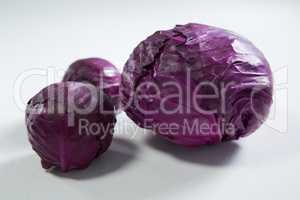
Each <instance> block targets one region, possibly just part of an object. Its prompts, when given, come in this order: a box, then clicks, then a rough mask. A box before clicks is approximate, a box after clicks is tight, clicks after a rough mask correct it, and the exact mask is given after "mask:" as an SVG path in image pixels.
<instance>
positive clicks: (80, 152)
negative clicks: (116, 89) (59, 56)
mask: <svg viewBox="0 0 300 200" xmlns="http://www.w3.org/2000/svg"><path fill="white" fill-rule="evenodd" d="M104 109H105V112H104ZM115 122H116V119H115V115H114V107H113V105H112V103H111V101H110V99H109V98H108V97H107V96H106V95H105V94H104V93H103V92H101V91H99V90H98V89H97V88H95V87H94V86H93V85H91V84H86V83H80V82H61V83H56V84H52V85H50V86H48V87H46V88H44V89H43V90H42V91H40V92H39V93H38V94H36V95H35V96H34V97H32V98H31V99H30V100H29V102H28V104H27V109H26V125H27V129H28V136H29V141H30V143H31V145H32V148H33V150H34V151H36V152H37V154H38V155H39V156H40V158H41V163H42V166H43V168H45V169H49V168H52V167H55V168H57V169H59V170H61V171H63V172H67V171H70V170H73V169H83V168H86V167H88V166H89V164H90V163H91V162H92V161H93V160H94V159H95V158H96V157H97V156H99V155H101V154H102V153H104V152H105V151H106V150H107V149H108V147H109V146H110V144H111V141H112V134H113V128H114V125H115Z"/></svg>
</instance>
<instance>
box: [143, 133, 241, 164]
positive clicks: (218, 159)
mask: <svg viewBox="0 0 300 200" xmlns="http://www.w3.org/2000/svg"><path fill="white" fill-rule="evenodd" d="M149 135H150V136H148V137H147V138H146V141H145V142H146V144H147V145H149V146H150V147H152V148H154V149H155V150H158V151H161V152H164V153H167V154H170V155H172V156H174V157H175V158H177V159H180V160H183V161H186V162H190V163H196V164H203V165H210V166H223V165H227V164H229V163H230V161H231V160H232V158H233V157H234V156H235V154H237V153H238V151H239V149H240V146H239V145H238V144H237V143H236V142H233V141H229V142H224V143H220V144H216V145H202V146H199V147H185V146H181V145H177V144H173V143H171V142H169V141H167V140H165V139H163V138H161V137H160V136H158V135H154V134H153V133H152V132H151V133H149Z"/></svg>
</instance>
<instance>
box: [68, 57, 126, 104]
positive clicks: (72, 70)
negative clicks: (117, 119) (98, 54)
mask: <svg viewBox="0 0 300 200" xmlns="http://www.w3.org/2000/svg"><path fill="white" fill-rule="evenodd" d="M120 80H121V74H120V73H119V71H118V69H117V68H116V67H115V66H114V65H113V64H112V63H110V62H109V61H107V60H105V59H102V58H86V59H81V60H77V61H75V62H74V63H72V64H71V65H70V66H69V68H68V70H67V71H66V73H65V75H64V77H63V81H78V82H88V83H90V84H93V85H95V86H97V87H99V88H100V89H102V90H103V91H104V92H105V93H106V94H107V95H108V96H109V97H110V98H112V101H113V103H114V104H115V105H116V107H118V102H119V101H118V100H119V86H120Z"/></svg>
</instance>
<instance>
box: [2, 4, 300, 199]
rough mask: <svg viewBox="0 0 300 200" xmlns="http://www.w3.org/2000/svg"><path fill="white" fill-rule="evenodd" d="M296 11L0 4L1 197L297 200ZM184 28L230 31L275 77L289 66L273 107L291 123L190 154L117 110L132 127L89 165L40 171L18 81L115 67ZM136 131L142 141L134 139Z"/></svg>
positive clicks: (30, 89) (34, 85)
mask: <svg viewBox="0 0 300 200" xmlns="http://www.w3.org/2000/svg"><path fill="white" fill-rule="evenodd" d="M42 2H43V3H42ZM299 8H300V6H299V3H298V2H297V1H296V0H294V1H293V0H289V1H268V0H267V1H250V0H249V1H224V3H217V2H215V1H212V0H209V1H198V0H194V1H188V0H187V1H178V2H177V1H163V2H161V1H158V0H156V1H154V0H153V1H147V2H146V1H145V2H143V1H138V0H136V1H116V0H112V1H93V2H92V1H90V2H88V1H81V2H80V3H79V1H58V0H56V1H53V0H52V1H47V2H46V1H37V0H36V1H4V0H0V69H1V77H0V83H1V84H0V88H1V100H0V103H1V104H0V105H1V112H0V119H1V120H0V198H1V199H10V200H19V199H24V200H26V199H29V200H38V199H44V200H48V199H49V200H53V199H72V200H77V199H78V200H82V199H84V200H89V199H92V200H93V199H131V200H134V199H137V200H141V199H151V200H153V199H264V200H267V199H270V200H271V199H272V200H282V199H289V200H296V199H299V197H300V191H299V180H300V174H299V173H300V172H299V169H300V135H299V130H300V124H299V118H300V115H299V112H300V110H299V106H298V102H299V90H298V88H297V86H298V84H299V78H298V76H299V73H300V70H299V66H298V65H299V64H300V63H299V62H298V59H299V48H298V47H299V17H300V16H299V12H298V11H299ZM296 12H298V13H296ZM187 22H199V23H206V24H210V25H215V26H220V27H224V28H227V29H230V30H234V31H235V32H238V33H240V34H242V35H244V36H246V37H247V38H249V39H250V40H251V41H253V42H254V43H255V44H256V45H257V46H258V47H259V48H260V49H261V50H262V51H263V52H264V54H265V56H266V57H267V58H268V60H269V62H270V63H271V65H272V69H273V71H274V72H276V71H278V70H279V69H282V68H283V67H288V73H289V76H288V84H285V86H284V87H285V88H288V102H285V99H286V96H284V94H285V93H283V94H282V95H283V96H280V95H279V97H278V101H277V105H279V108H283V109H281V110H280V109H279V111H277V114H278V112H279V113H280V112H282V113H280V116H284V114H285V111H286V110H285V109H284V106H285V105H286V104H288V121H287V124H286V123H285V121H286V118H287V117H283V118H280V120H278V121H277V122H276V123H274V120H273V123H272V120H271V121H270V122H269V123H268V125H269V126H264V127H262V128H260V129H259V130H258V131H257V132H256V133H255V134H253V135H251V136H250V137H248V138H245V139H243V140H239V141H237V142H234V143H226V144H221V145H218V146H211V147H202V148H199V149H191V150H189V149H188V150H187V149H183V148H180V147H178V146H174V145H170V144H168V143H166V142H164V141H159V140H157V139H153V138H152V137H151V136H149V135H148V136H146V135H145V134H143V131H142V130H141V129H138V128H137V127H135V126H134V125H133V124H132V123H130V122H129V119H128V118H127V117H126V115H125V114H121V115H119V116H118V120H119V122H118V126H120V125H121V124H122V123H123V124H124V123H128V128H127V130H124V129H122V128H118V130H117V134H118V136H117V138H119V139H115V140H114V143H113V145H112V147H111V148H110V150H109V151H108V152H107V153H106V154H105V155H104V156H103V157H102V158H100V159H98V160H97V161H95V162H94V163H93V165H92V166H91V167H90V168H88V169H87V170H85V171H81V172H73V173H70V174H66V175H64V176H62V175H54V174H51V173H46V172H45V171H44V170H43V169H42V168H41V167H40V163H39V159H38V157H37V156H36V155H35V154H34V152H33V151H32V150H31V147H30V145H29V143H28V142H27V136H26V130H25V125H24V113H23V111H22V110H20V108H19V106H17V105H16V103H15V101H14V90H13V88H14V82H15V80H16V79H17V77H18V76H19V75H20V74H22V72H24V71H26V70H30V69H32V68H41V69H47V67H49V66H52V67H55V69H62V70H65V69H66V67H67V66H68V65H69V64H70V63H71V62H72V61H74V60H76V59H78V58H84V57H91V56H100V57H103V58H107V59H109V60H111V61H113V63H115V64H116V65H117V66H118V67H119V69H120V70H121V69H122V66H123V64H124V63H125V61H126V59H127V58H128V56H129V54H130V52H131V51H132V49H133V48H134V47H135V46H136V45H137V44H138V42H139V41H141V40H142V39H144V38H145V37H146V36H148V35H149V34H151V33H153V32H154V31H156V30H159V29H168V28H171V27H173V26H174V25H175V24H183V23H187ZM50 69H51V70H53V69H54V68H50ZM283 74H284V73H283V72H282V71H280V72H279V73H277V75H279V77H280V78H278V79H276V81H278V83H282V82H283V83H285V82H286V81H287V80H283V81H282V80H281V79H282V78H283V79H286V76H284V75H283ZM277 75H276V76H277ZM59 77H60V76H59V75H58V76H57V77H54V79H55V80H59ZM297 79H298V80H297ZM49 82H53V80H49ZM47 84H48V83H47V80H46V79H45V77H41V76H35V77H31V78H30V79H28V80H26V81H25V82H24V84H22V88H21V92H22V96H23V99H24V100H28V99H29V98H30V97H31V96H33V95H34V94H35V93H36V92H38V91H39V90H40V89H41V88H43V87H44V86H46V85H47ZM283 91H286V89H284V90H283ZM281 104H282V105H281ZM283 104H285V105H283ZM21 108H22V106H21ZM275 121H276V120H275ZM286 125H287V128H288V129H287V130H286ZM270 126H271V127H273V128H270ZM278 130H280V131H281V132H283V133H279V131H278ZM133 131H135V133H137V135H138V136H136V137H133V139H131V137H129V136H130V134H128V133H132V132H133ZM124 132H125V133H127V134H124Z"/></svg>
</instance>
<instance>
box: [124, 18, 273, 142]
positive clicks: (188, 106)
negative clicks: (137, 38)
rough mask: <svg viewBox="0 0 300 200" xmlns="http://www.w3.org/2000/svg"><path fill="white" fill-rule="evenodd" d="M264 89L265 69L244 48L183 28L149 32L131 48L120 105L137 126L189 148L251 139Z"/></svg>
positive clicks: (261, 116)
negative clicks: (244, 137)
mask: <svg viewBox="0 0 300 200" xmlns="http://www.w3.org/2000/svg"><path fill="white" fill-rule="evenodd" d="M272 85H273V83H272V73H271V70H270V67H269V64H268V62H267V60H266V58H265V57H264V55H263V54H262V53H261V51H259V50H258V49H257V48H256V47H255V46H254V45H253V44H252V43H251V42H250V41H248V40H247V39H245V38H243V37H241V36H239V35H237V34H235V33H233V32H231V31H227V30H224V29H221V28H217V27H212V26H207V25H202V24H193V23H191V24H186V25H178V26H176V27H175V28H173V29H171V30H166V31H157V32H155V33H154V34H153V35H151V36H149V37H148V38H147V39H145V40H144V41H142V42H141V43H140V44H139V45H138V46H137V47H136V48H135V49H134V51H133V53H132V54H131V56H130V58H129V60H128V61H127V63H126V64H125V67H124V71H123V73H122V80H121V97H120V98H121V102H122V105H123V107H124V109H125V111H126V113H127V115H128V116H129V117H130V118H131V119H132V120H133V121H134V122H136V123H137V124H138V125H139V126H140V127H143V128H148V129H152V130H154V131H155V132H156V133H157V134H158V135H160V136H162V137H163V138H166V139H167V140H169V141H171V142H174V143H177V144H182V145H187V146H194V145H202V144H215V143H219V142H222V141H227V140H233V139H238V138H240V137H243V136H246V135H248V134H250V133H252V132H254V131H255V130H256V129H257V128H258V127H259V126H260V125H261V124H262V123H263V121H264V120H265V119H266V117H267V115H268V112H269V108H270V106H271V104H272V90H273V86H272Z"/></svg>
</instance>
